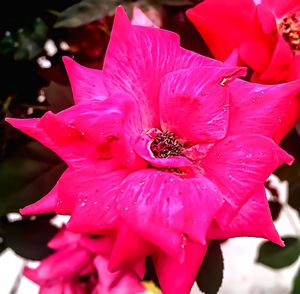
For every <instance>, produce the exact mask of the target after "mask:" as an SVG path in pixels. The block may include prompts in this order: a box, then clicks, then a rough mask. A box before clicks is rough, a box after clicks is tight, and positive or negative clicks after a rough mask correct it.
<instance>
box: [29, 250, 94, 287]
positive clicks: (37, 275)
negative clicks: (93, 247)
mask: <svg viewBox="0 0 300 294" xmlns="http://www.w3.org/2000/svg"><path fill="white" fill-rule="evenodd" d="M91 261H92V256H91V255H90V253H89V252H88V251H86V250H82V249H80V248H77V247H76V246H75V247H73V248H72V247H70V248H67V249H63V250H60V251H59V252H57V253H55V254H52V255H50V256H49V257H47V258H46V259H44V260H43V261H42V262H41V264H40V265H39V267H38V268H37V269H35V270H27V272H25V275H26V274H28V277H29V278H30V279H32V280H34V281H35V282H37V283H38V284H43V283H45V282H47V281H48V280H51V279H61V277H64V279H68V278H69V277H71V276H72V275H74V274H76V273H78V272H80V271H81V270H82V269H83V268H84V267H85V266H87V265H88V263H90V262H91ZM58 263H59V266H58Z"/></svg>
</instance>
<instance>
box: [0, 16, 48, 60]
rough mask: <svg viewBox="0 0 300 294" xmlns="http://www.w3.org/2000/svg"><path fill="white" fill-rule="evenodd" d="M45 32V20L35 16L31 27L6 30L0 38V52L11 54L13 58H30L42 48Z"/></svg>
mask: <svg viewBox="0 0 300 294" xmlns="http://www.w3.org/2000/svg"><path fill="white" fill-rule="evenodd" d="M47 33H48V27H47V25H46V24H45V22H44V21H43V20H42V19H40V18H36V19H35V21H34V23H33V24H32V26H31V27H26V28H21V29H19V30H17V31H16V32H6V33H5V35H4V36H3V37H2V38H1V39H0V54H2V55H7V54H12V55H13V56H14V59H15V60H23V59H28V60H31V59H33V58H34V57H36V56H37V55H38V54H39V53H40V52H41V51H42V50H43V47H44V44H45V41H46V40H47Z"/></svg>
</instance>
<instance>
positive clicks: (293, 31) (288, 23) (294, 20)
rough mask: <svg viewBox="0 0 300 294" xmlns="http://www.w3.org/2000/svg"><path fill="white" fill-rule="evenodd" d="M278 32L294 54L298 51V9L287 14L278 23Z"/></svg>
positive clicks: (299, 29)
mask: <svg viewBox="0 0 300 294" xmlns="http://www.w3.org/2000/svg"><path fill="white" fill-rule="evenodd" d="M278 29H279V33H280V34H281V35H282V37H283V38H284V39H285V41H286V42H288V43H289V45H290V47H291V49H292V51H293V53H294V54H296V53H299V52H300V11H298V12H294V13H291V14H288V15H287V16H285V17H284V18H283V19H282V20H281V21H280V22H279V25H278Z"/></svg>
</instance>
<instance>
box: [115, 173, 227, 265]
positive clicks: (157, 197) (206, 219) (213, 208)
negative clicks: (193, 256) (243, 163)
mask: <svg viewBox="0 0 300 294" xmlns="http://www.w3.org/2000/svg"><path fill="white" fill-rule="evenodd" d="M222 204H223V200H222V195H221V192H220V191H219V190H218V188H217V187H216V186H215V185H214V184H213V183H211V182H210V181H209V180H208V179H206V178H205V177H203V176H201V175H197V177H196V178H180V177H177V176H175V175H174V174H172V173H168V172H162V171H158V170H154V169H146V170H140V171H137V172H135V173H132V174H130V175H129V176H128V177H127V178H126V179H125V180H124V182H123V183H122V185H121V193H120V195H119V196H118V198H117V205H118V210H119V214H120V216H121V217H122V218H123V219H124V221H125V222H127V223H128V224H129V226H130V227H132V228H133V229H134V230H135V231H136V232H137V233H138V234H140V235H141V236H142V237H143V238H145V239H147V240H149V241H151V242H152V243H154V244H156V245H157V246H158V247H160V248H161V249H163V250H164V251H166V252H168V253H169V254H172V255H173V256H176V257H177V258H178V259H181V258H182V254H183V251H182V244H183V243H185V242H186V239H187V238H189V239H191V240H195V241H197V242H201V243H205V242H206V239H205V238H206V232H207V229H208V227H209V225H210V223H211V221H212V219H213V218H214V217H215V216H216V214H217V212H218V210H219V209H220V207H221V206H222ZM199 211H200V212H201V213H199Z"/></svg>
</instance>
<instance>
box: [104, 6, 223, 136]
mask: <svg viewBox="0 0 300 294" xmlns="http://www.w3.org/2000/svg"><path fill="white" fill-rule="evenodd" d="M214 64H219V65H220V63H219V62H217V61H214V60H212V59H209V58H206V57H203V56H200V55H198V54H196V53H193V52H191V51H188V50H185V49H183V48H181V47H180V43H179V36H178V35H177V34H175V33H172V32H169V31H165V30H160V29H155V28H149V27H141V26H134V25H131V24H130V21H129V19H128V17H127V15H126V14H125V11H124V9H123V8H122V7H119V8H118V9H117V11H116V14H115V21H114V26H113V30H112V34H111V39H110V43H109V46H108V49H107V53H106V56H105V62H104V69H103V72H104V75H105V86H106V88H107V90H108V92H109V93H115V92H125V93H128V94H129V95H131V96H132V97H134V98H135V99H136V101H137V103H138V105H139V109H140V112H141V117H142V120H143V128H144V130H147V129H149V128H152V127H156V128H158V127H159V115H158V114H159V111H158V109H159V105H158V104H159V101H158V97H159V89H160V83H161V79H162V77H163V76H164V75H165V74H167V73H169V72H171V71H174V70H177V69H183V68H188V67H193V66H196V67H201V66H203V65H214ZM220 66H222V65H220Z"/></svg>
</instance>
